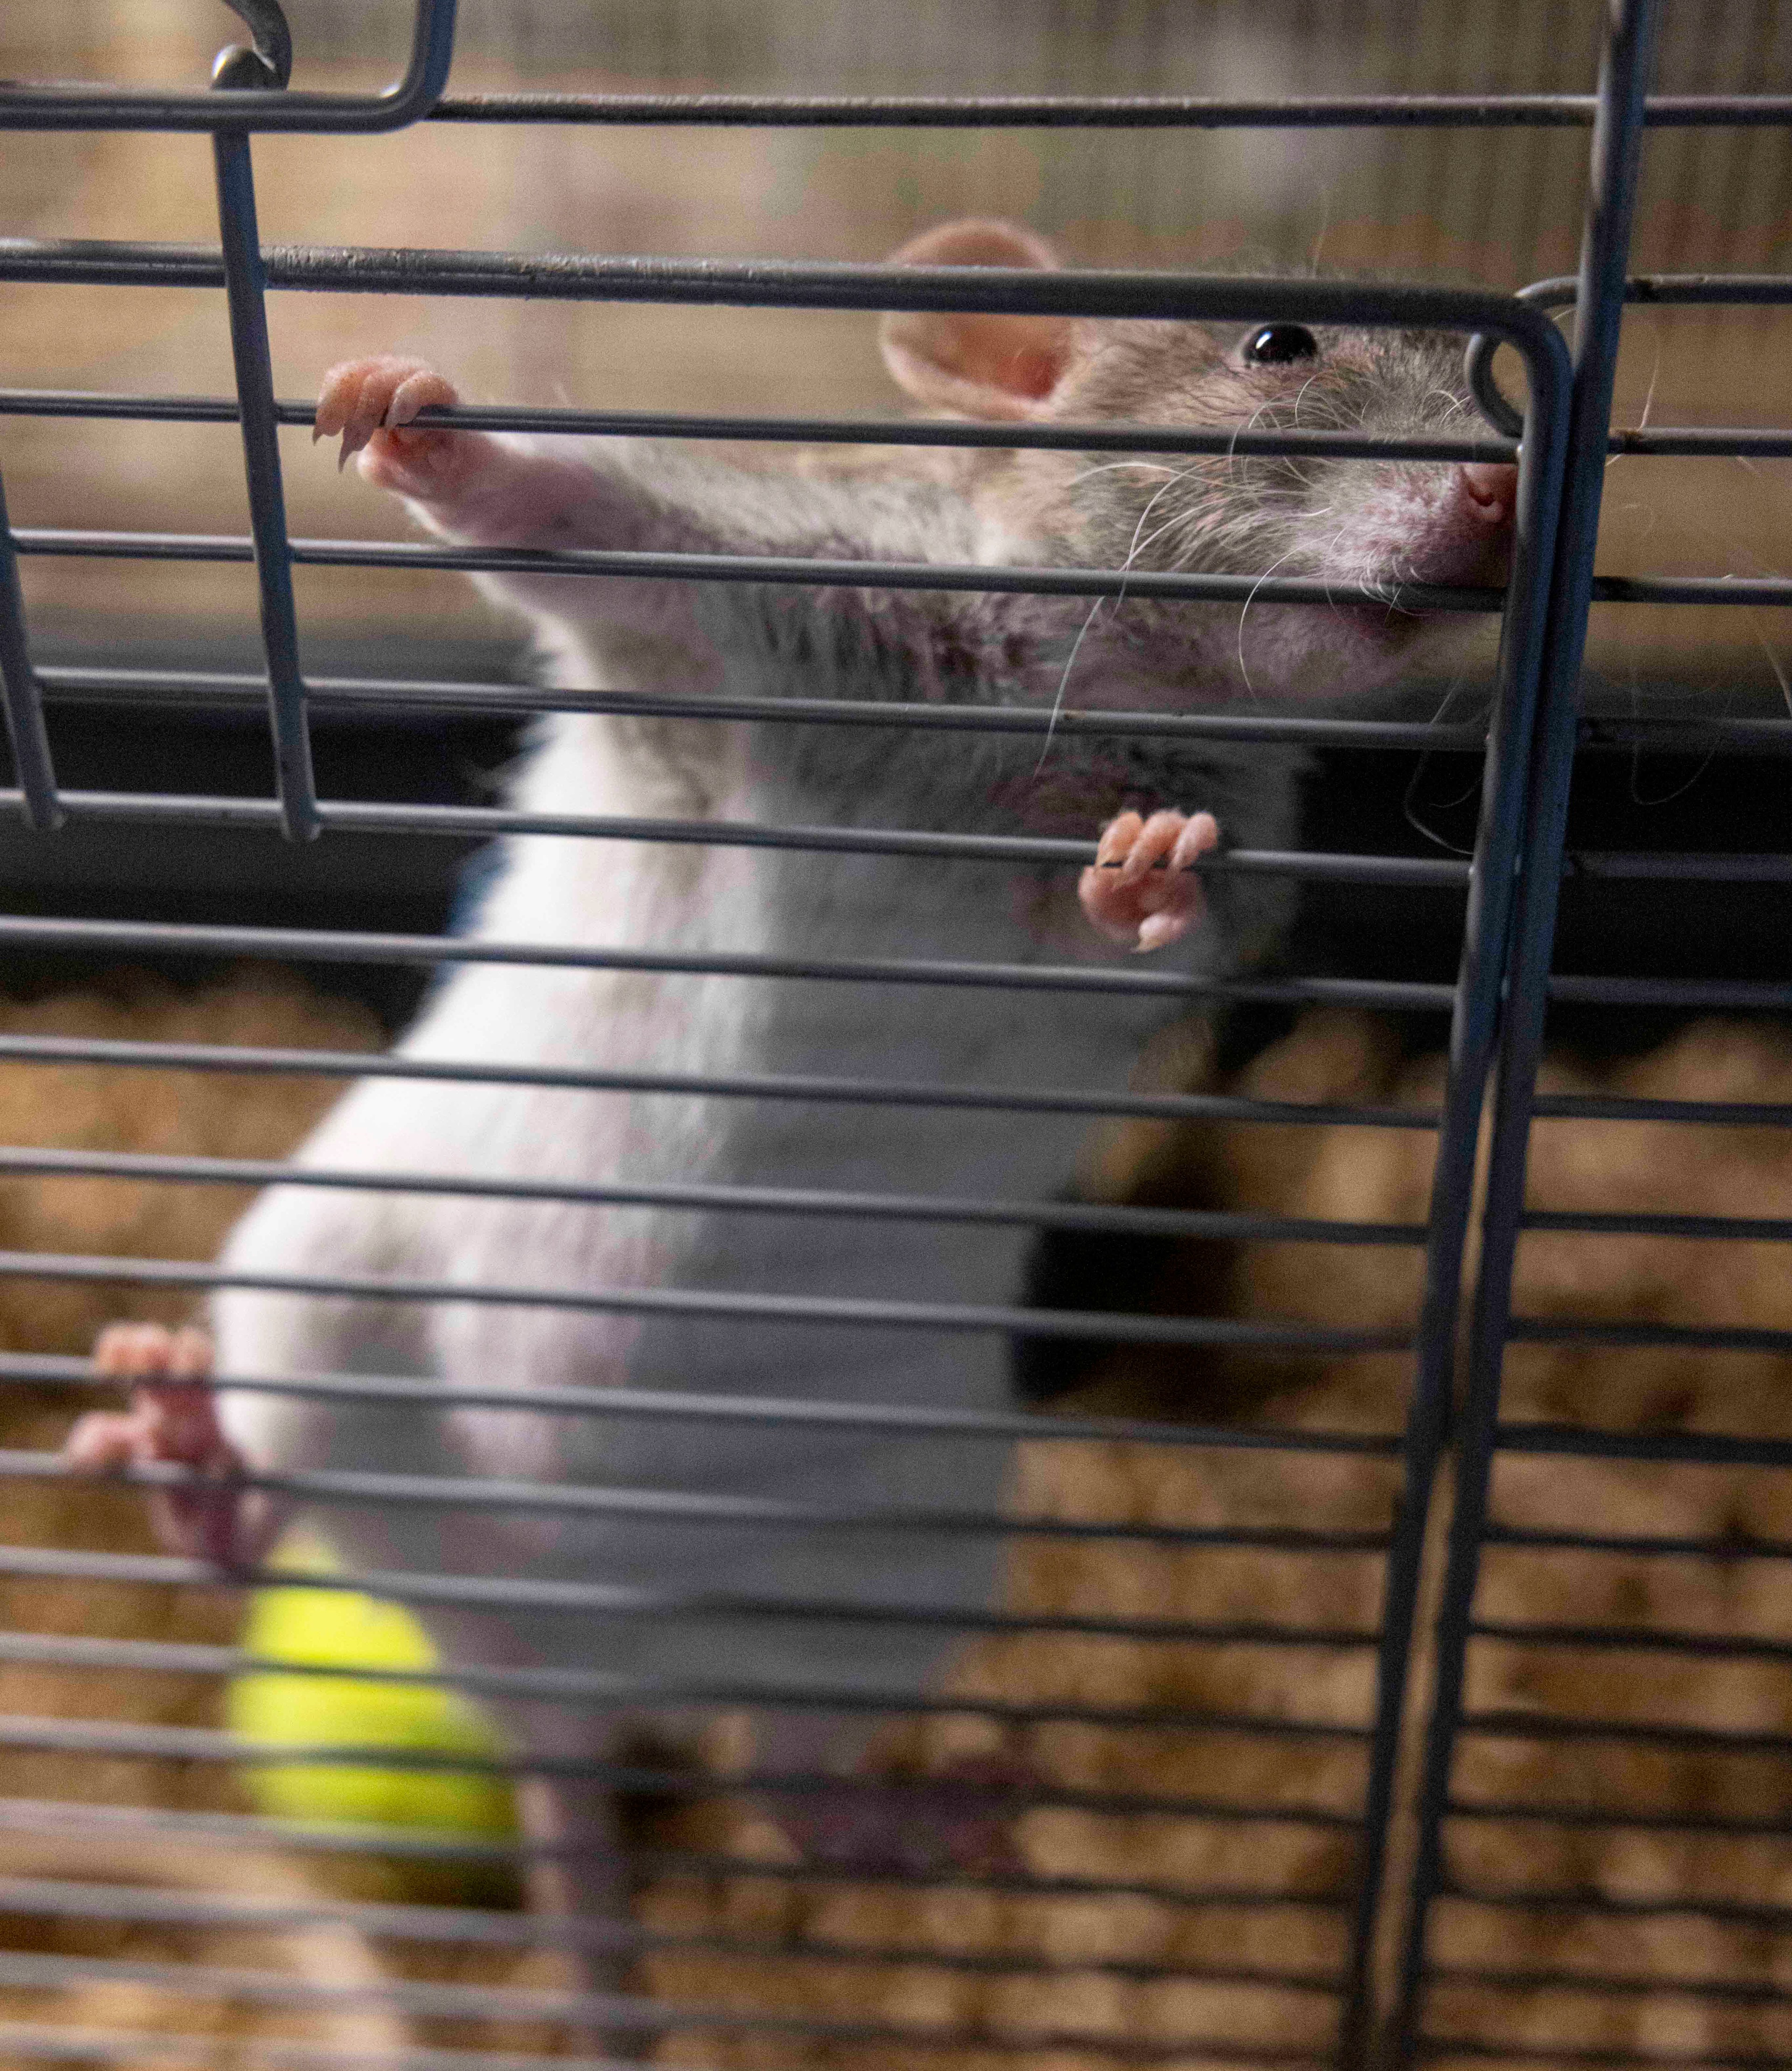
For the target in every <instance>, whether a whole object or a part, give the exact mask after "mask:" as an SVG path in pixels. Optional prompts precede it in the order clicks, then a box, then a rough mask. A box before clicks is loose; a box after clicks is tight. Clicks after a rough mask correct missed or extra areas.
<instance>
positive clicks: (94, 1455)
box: [63, 1323, 273, 1568]
mask: <svg viewBox="0 0 1792 2071" xmlns="http://www.w3.org/2000/svg"><path fill="white" fill-rule="evenodd" d="M93 1370H94V1372H96V1374H98V1375H100V1376H103V1377H104V1378H105V1379H107V1380H120V1381H129V1383H130V1384H131V1402H130V1407H129V1409H125V1410H103V1411H99V1412H96V1413H94V1414H93V1415H92V1416H88V1417H82V1418H81V1420H80V1422H79V1423H77V1424H76V1426H75V1428H74V1429H73V1430H72V1431H71V1432H70V1433H69V1434H68V1440H67V1442H66V1443H65V1444H64V1447H63V1458H64V1459H65V1460H66V1461H67V1462H68V1464H69V1466H71V1467H72V1468H74V1469H75V1470H76V1471H77V1472H78V1473H82V1474H105V1473H106V1472H108V1471H109V1470H115V1469H117V1468H120V1467H133V1466H155V1465H173V1466H183V1467H187V1468H191V1470H193V1471H194V1472H195V1474H202V1475H203V1476H205V1477H206V1478H207V1483H209V1484H210V1485H209V1486H204V1487H185V1488H170V1489H156V1490H154V1491H152V1492H151V1494H150V1516H151V1517H152V1519H154V1524H155V1528H156V1531H157V1532H158V1535H159V1536H160V1537H161V1539H162V1541H163V1543H164V1544H166V1545H167V1546H168V1547H169V1548H170V1550H171V1551H173V1552H177V1553H184V1554H187V1555H188V1556H191V1557H192V1558H195V1559H197V1560H211V1561H214V1562H215V1563H216V1564H217V1565H219V1566H220V1567H225V1568H243V1567H250V1566H252V1565H254V1563H255V1562H256V1560H258V1559H259V1558H260V1556H261V1554H262V1552H264V1551H265V1549H266V1548H267V1545H268V1543H269V1540H270V1538H271V1537H272V1536H273V1516H272V1513H271V1510H270V1507H269V1504H268V1503H267V1502H266V1501H265V1499H264V1498H263V1497H262V1496H260V1495H259V1494H258V1492H256V1491H253V1490H249V1489H245V1488H244V1487H242V1485H241V1483H240V1479H239V1477H240V1475H241V1474H243V1473H244V1470H245V1466H246V1463H245V1462H244V1458H243V1456H242V1454H240V1453H239V1452H238V1451H237V1450H236V1446H233V1445H232V1443H231V1441H230V1440H229V1439H228V1437H226V1436H225V1435H224V1430H223V1425H221V1424H219V1421H218V1406H217V1403H216V1400H215V1398H214V1396H213V1395H212V1392H211V1388H210V1387H209V1386H208V1385H207V1383H208V1382H209V1380H210V1378H211V1339H210V1338H208V1337H207V1335H206V1334H205V1332H204V1331H196V1330H192V1329H187V1330H181V1331H170V1330H166V1329H165V1328H164V1327H162V1325H161V1324H160V1323H111V1324H109V1325H108V1326H107V1327H106V1328H105V1330H103V1331H101V1332H100V1335H99V1337H98V1339H97V1340H96V1342H95V1344H94V1347H93Z"/></svg>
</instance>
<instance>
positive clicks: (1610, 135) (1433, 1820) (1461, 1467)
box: [1390, 0, 1656, 2065]
mask: <svg viewBox="0 0 1792 2071" xmlns="http://www.w3.org/2000/svg"><path fill="white" fill-rule="evenodd" d="M1655 27H1656V7H1655V0H1612V6H1611V15H1610V33H1609V36H1608V39H1607V43H1606V47H1605V55H1604V58H1603V59H1602V61H1601V67H1600V76H1599V113H1598V117H1597V121H1596V122H1595V125H1594V128H1593V166H1592V177H1591V181H1590V184H1589V191H1588V197H1587V216H1586V224H1585V231H1584V233H1583V236H1582V240H1581V273H1580V292H1579V299H1578V308H1577V323H1576V327H1575V342H1574V385H1573V400H1572V404H1571V408H1570V412H1569V432H1568V438H1569V452H1568V473H1567V477H1566V481H1565V483H1564V496H1563V508H1562V518H1561V525H1560V531H1559V534H1558V536H1557V540H1556V564H1555V571H1554V581H1553V584H1552V594H1551V599H1550V611H1549V623H1548V636H1547V649H1546V653H1545V656H1544V676H1543V696H1544V705H1543V709H1542V712H1541V714H1540V724H1539V727H1538V729H1537V734H1536V742H1535V744H1534V749H1533V761H1534V764H1535V774H1534V776H1533V778H1532V784H1531V786H1530V802H1529V807H1528V812H1527V814H1526V825H1525V827H1524V829H1523V847H1522V850H1521V853H1522V855H1523V880H1522V882H1521V884H1520V886H1519V898H1518V911H1517V922H1516V931H1515V940H1514V944H1513V952H1512V962H1511V983H1510V987H1509V991H1508V1005H1507V1016H1506V1028H1505V1031H1504V1034H1503V1038H1502V1041H1501V1046H1500V1058H1499V1072H1498V1083H1497V1088H1496V1092H1495V1109H1494V1123H1493V1141H1492V1151H1491V1163H1490V1167H1489V1172H1488V1179H1487V1199H1486V1208H1485V1210H1484V1212H1483V1214H1482V1253H1481V1271H1480V1280H1479V1284H1478V1288H1477V1290H1476V1294H1475V1302H1474V1327H1473V1330H1472V1332H1471V1336H1470V1351H1469V1367H1468V1384H1467V1388H1466V1394H1465V1396H1464V1400H1463V1409H1462V1417H1461V1418H1460V1421H1459V1425H1458V1433H1457V1466H1456V1485H1455V1492H1454V1493H1455V1507H1454V1514H1453V1515H1452V1517H1451V1520H1450V1558H1449V1565H1448V1567H1447V1569H1446V1571H1445V1581H1444V1589H1443V1595H1442V1599H1441V1604H1440V1607H1439V1610H1438V1614H1437V1642H1436V1663H1437V1696H1436V1698H1435V1700H1434V1701H1433V1708H1432V1715H1431V1720H1430V1723H1429V1727H1428V1729H1427V1732H1426V1736H1425V1767H1424V1773H1423V1778H1422V1781H1421V1790H1420V1799H1419V1831H1418V1847H1417V1856H1416V1859H1415V1862H1414V1865H1413V1888H1412V1913H1411V1917H1410V1921H1409V1925H1408V1928H1407V1932H1406V1940H1405V1947H1404V1952H1403V1954H1402V1958H1401V1966H1400V1983H1399V1995H1398V2000H1397V2003H1396V2008H1395V2012H1394V2019H1393V2029H1392V2043H1393V2047H1392V2051H1391V2053H1390V2061H1392V2062H1393V2063H1395V2064H1399V2065H1405V2064H1409V2063H1410V2062H1411V2061H1413V2053H1414V2049H1415V2047H1416V2045H1417V2041H1418V2039H1419V2036H1418V2028H1419V2021H1420V2017H1421V2009H1422V2005H1423V1996H1424V1988H1425V1946H1426V1939H1427V1935H1428V1931H1429V1921H1430V1909H1431V1901H1432V1900H1433V1897H1435V1896H1436V1894H1437V1889H1438V1885H1439V1883H1440V1880H1441V1872H1442V1862H1443V1820H1444V1815H1445V1806H1446V1805H1447V1802H1448V1798H1449V1787H1450V1770H1451V1766H1452V1764H1453V1762H1454V1756H1455V1748H1456V1737H1457V1732H1458V1726H1459V1724H1460V1722H1461V1717H1462V1679H1463V1672H1464V1669H1465V1667H1466V1659H1467V1652H1468V1637H1469V1616H1470V1606H1471V1605H1472V1603H1473V1601H1474V1590H1475V1584H1476V1581H1477V1578H1478V1572H1479V1563H1480V1550H1481V1534H1482V1527H1483V1524H1484V1522H1485V1519H1486V1505H1487V1489H1488V1481H1489V1476H1490V1474H1491V1463H1492V1457H1493V1442H1494V1430H1495V1422H1496V1421H1497V1417H1498V1413H1499V1388H1500V1380H1501V1376H1502V1368H1503V1358H1504V1352H1505V1345H1506V1335H1507V1327H1508V1323H1509V1318H1510V1315H1511V1290H1512V1271H1513V1263H1514V1259H1515V1253H1516V1250H1517V1243H1518V1232H1519V1216H1520V1214H1521V1212H1522V1210H1523V1204H1524V1183H1525V1169H1526V1156H1527V1153H1528V1149H1529V1143H1530V1128H1531V1102H1532V1097H1533V1094H1534V1093H1535V1090H1536V1075H1537V1067H1538V1064H1539V1061H1540V1057H1541V1055H1542V1051H1543V1038H1544V1020H1545V1017H1546V1014H1547V1011H1548V991H1547V986H1548V976H1549V966H1550V961H1551V958H1552V953H1553V950H1554V946H1555V932H1556V904H1557V897H1558V894H1559V891H1560V882H1561V863H1562V849H1563V843H1564V837H1565V835H1566V831H1567V824H1568V799H1569V782H1570V780H1571V778H1572V777H1573V764H1574V746H1575V736H1576V728H1577V721H1578V720H1579V716H1580V674H1581V658H1582V655H1583V654H1584V652H1585V646H1586V634H1587V617H1588V613H1589V609H1590V607H1591V603H1592V595H1593V555H1594V552H1595V549H1596V547H1597V543H1598V535H1599V511H1600V503H1601V497H1602V494H1603V491H1604V486H1605V461H1606V438H1607V433H1608V430H1609V428H1610V420H1611V404H1612V388H1613V382H1614V375H1615V372H1616V368H1617V362H1618V337H1619V331H1620V329H1621V326H1622V320H1623V311H1624V288H1625V273H1626V265H1627V263H1628V260H1629V254H1630V225H1631V218H1632V215H1633V213H1634V207H1635V203H1636V191H1637V178H1638V167H1639V165H1640V162H1641V158H1642V125H1643V113H1644V96H1645V93H1646V89H1647V86H1648V80H1649V72H1650V61H1651V54H1652V51H1653V46H1654V41H1655Z"/></svg>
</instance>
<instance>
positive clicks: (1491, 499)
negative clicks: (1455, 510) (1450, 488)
mask: <svg viewBox="0 0 1792 2071" xmlns="http://www.w3.org/2000/svg"><path fill="white" fill-rule="evenodd" d="M1458 483H1459V485H1460V487H1461V490H1462V507H1463V509H1464V511H1466V513H1467V514H1468V515H1470V516H1471V517H1473V518H1474V519H1478V521H1479V522H1480V523H1482V524H1483V525H1487V526H1495V525H1509V524H1510V523H1511V519H1512V513H1513V511H1515V510H1516V509H1517V508H1518V470H1517V469H1516V468H1515V467H1514V466H1513V465H1511V462H1510V461H1495V460H1471V461H1464V462H1463V463H1462V468H1461V470H1460V471H1459V473H1458Z"/></svg>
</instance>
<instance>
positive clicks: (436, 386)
mask: <svg viewBox="0 0 1792 2071" xmlns="http://www.w3.org/2000/svg"><path fill="white" fill-rule="evenodd" d="M459 400H460V398H459V397H458V396H457V395H456V393H455V392H454V388H453V383H451V382H449V381H447V380H445V379H444V378H443V377H442V376H441V375H439V374H438V373H437V372H436V371H435V369H434V368H433V367H426V366H424V363H422V362H421V361H420V360H416V359H395V358H391V357H384V356H383V357H379V358H376V359H345V360H344V361H343V362H342V364H341V365H340V366H338V367H331V369H330V371H329V373H328V374H326V375H325V376H324V381H323V387H322V390H321V392H319V394H318V414H317V417H316V420H315V421H314V424H313V426H312V430H311V436H312V438H313V440H314V441H316V440H318V439H327V438H333V437H334V436H335V435H336V434H337V433H338V432H339V433H341V434H342V452H341V453H340V455H339V456H338V459H337V462H336V465H337V468H338V471H339V470H342V468H345V467H347V465H348V463H349V461H351V459H352V458H353V457H355V454H356V453H359V452H360V451H361V449H363V447H364V446H366V445H367V444H368V443H369V442H370V441H371V439H372V437H373V436H374V434H375V432H380V431H385V432H397V431H400V430H401V429H403V428H404V426H405V425H407V424H409V423H410V421H411V420H412V418H413V417H415V416H416V414H417V412H418V411H420V410H425V409H428V408H429V407H430V406H431V405H432V404H444V405H451V404H454V403H457V402H458V401H459ZM428 436H429V433H413V434H412V437H428ZM436 436H437V437H449V436H451V435H450V434H449V433H445V432H444V433H437V434H436Z"/></svg>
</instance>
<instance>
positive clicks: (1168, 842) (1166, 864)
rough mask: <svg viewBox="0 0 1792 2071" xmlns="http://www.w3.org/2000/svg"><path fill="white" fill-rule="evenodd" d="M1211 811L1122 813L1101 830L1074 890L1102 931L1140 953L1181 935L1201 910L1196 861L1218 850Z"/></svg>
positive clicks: (1218, 833) (1214, 822) (1214, 821)
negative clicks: (1088, 864) (1092, 857)
mask: <svg viewBox="0 0 1792 2071" xmlns="http://www.w3.org/2000/svg"><path fill="white" fill-rule="evenodd" d="M1219 839H1220V825H1219V822H1217V821H1216V819H1215V818H1214V817H1213V815H1212V814H1211V813H1192V814H1190V813H1178V812H1170V811H1163V812H1157V813H1154V814H1152V815H1151V817H1150V818H1149V819H1143V818H1141V817H1140V816H1139V814H1137V813H1131V812H1128V813H1122V814H1118V815H1117V817H1116V818H1113V820H1110V821H1109V823H1108V825H1107V826H1105V828H1104V829H1103V830H1102V833H1101V842H1100V843H1099V844H1098V846H1097V849H1096V852H1095V862H1094V863H1093V865H1092V866H1091V867H1090V868H1089V869H1087V870H1085V871H1084V872H1083V875H1082V880H1081V884H1079V885H1078V887H1077V892H1078V896H1080V897H1081V900H1082V905H1083V911H1084V912H1085V913H1086V914H1087V915H1088V917H1089V919H1090V920H1091V921H1093V922H1094V924H1095V925H1096V926H1097V928H1099V929H1101V932H1102V933H1103V934H1105V935H1108V936H1110V937H1112V938H1113V940H1114V941H1121V942H1128V943H1130V944H1131V945H1132V947H1133V948H1134V949H1135V950H1136V951H1138V952H1140V953H1145V952H1146V951H1149V950H1151V949H1162V948H1163V946H1164V945H1165V944H1166V943H1168V942H1173V941H1175V939H1176V937H1178V936H1179V935H1180V934H1183V933H1184V932H1185V931H1186V930H1187V928H1188V926H1189V925H1190V923H1191V921H1194V920H1195V917H1197V915H1199V912H1200V910H1201V886H1200V880H1199V879H1198V878H1197V877H1195V876H1194V875H1193V869H1194V865H1195V862H1196V860H1197V859H1199V857H1200V856H1202V855H1205V854H1206V852H1207V851H1208V850H1209V849H1211V848H1213V847H1216V846H1217V845H1218V843H1219Z"/></svg>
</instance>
